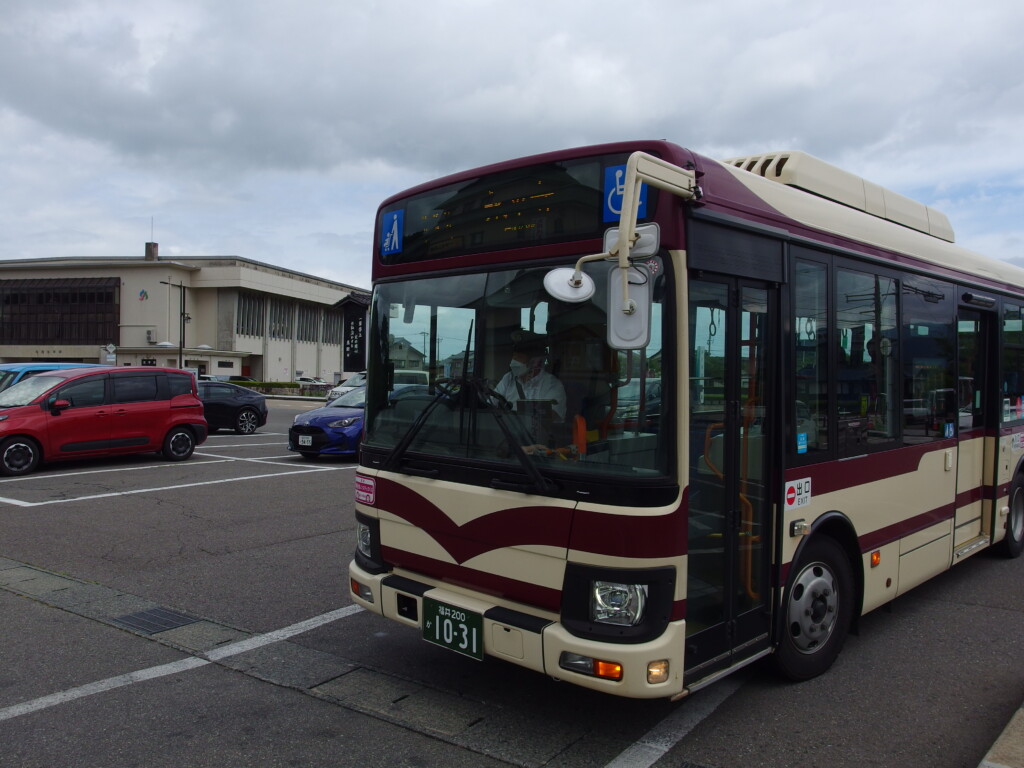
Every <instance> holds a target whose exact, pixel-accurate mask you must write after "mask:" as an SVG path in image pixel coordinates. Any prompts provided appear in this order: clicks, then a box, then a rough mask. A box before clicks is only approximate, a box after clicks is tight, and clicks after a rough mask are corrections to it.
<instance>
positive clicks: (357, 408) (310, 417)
mask: <svg viewBox="0 0 1024 768" xmlns="http://www.w3.org/2000/svg"><path fill="white" fill-rule="evenodd" d="M365 404H366V387H365V386H362V387H358V388H356V389H353V390H350V391H348V392H346V393H345V394H343V395H342V396H341V397H339V398H337V399H335V400H332V401H331V402H330V403H328V404H327V405H326V406H324V407H323V408H315V409H313V410H312V411H306V412H305V413H300V414H299V415H298V416H296V417H295V420H294V421H293V422H292V426H291V428H290V429H289V430H288V450H289V451H296V452H297V453H298V454H299V455H300V456H302V458H304V459H316V458H318V457H320V456H346V457H355V455H356V453H357V452H358V450H359V440H360V438H361V437H362V436H363V409H364V406H365Z"/></svg>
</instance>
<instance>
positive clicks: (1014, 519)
mask: <svg viewBox="0 0 1024 768" xmlns="http://www.w3.org/2000/svg"><path fill="white" fill-rule="evenodd" d="M1001 545H1002V552H1003V554H1004V555H1006V556H1007V557H1020V554H1021V552H1022V551H1024V482H1022V480H1021V476H1020V475H1017V478H1016V479H1015V480H1014V481H1013V485H1012V486H1010V514H1009V516H1008V517H1007V518H1006V538H1004V539H1003V540H1002V542H1001Z"/></svg>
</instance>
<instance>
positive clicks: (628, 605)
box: [590, 581, 647, 627]
mask: <svg viewBox="0 0 1024 768" xmlns="http://www.w3.org/2000/svg"><path fill="white" fill-rule="evenodd" d="M646 605H647V585H646V584H622V583H619V582H615V581H594V582H592V588H591V599H590V618H591V620H592V621H596V622H598V623H600V624H614V625H616V626H620V627H633V626H636V625H637V624H639V623H640V622H641V621H643V619H644V607H645V606H646Z"/></svg>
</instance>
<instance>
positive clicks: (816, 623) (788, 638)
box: [775, 537, 854, 680]
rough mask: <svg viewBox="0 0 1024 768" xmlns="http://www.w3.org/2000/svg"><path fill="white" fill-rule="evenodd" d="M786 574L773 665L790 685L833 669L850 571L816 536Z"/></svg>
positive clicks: (846, 625) (848, 611)
mask: <svg viewBox="0 0 1024 768" xmlns="http://www.w3.org/2000/svg"><path fill="white" fill-rule="evenodd" d="M790 573H791V574H794V575H793V576H792V577H791V578H790V580H789V584H788V586H787V587H786V597H785V600H784V602H783V606H784V607H785V612H786V613H785V624H784V626H783V628H782V632H781V637H780V638H779V644H778V647H777V648H776V649H775V664H776V666H777V667H778V669H779V671H780V672H781V673H782V674H783V675H785V676H786V677H788V678H789V679H790V680H809V679H811V678H812V677H817V676H818V675H820V674H821V673H822V672H824V671H825V670H827V669H828V668H829V667H831V666H832V662H834V661H835V660H836V657H837V656H839V651H841V650H842V648H843V643H844V642H845V641H846V635H847V633H848V631H849V629H850V620H851V618H852V613H853V604H854V588H853V569H852V568H851V567H850V561H849V559H848V558H847V556H846V552H845V551H843V548H842V547H841V546H839V544H838V543H837V542H836V541H835V540H834V539H830V538H827V537H821V538H818V539H815V540H813V541H811V542H808V544H807V546H806V547H805V548H804V551H803V552H802V554H801V555H800V560H799V561H798V562H797V563H796V566H795V567H794V568H793V569H792V570H791V571H790Z"/></svg>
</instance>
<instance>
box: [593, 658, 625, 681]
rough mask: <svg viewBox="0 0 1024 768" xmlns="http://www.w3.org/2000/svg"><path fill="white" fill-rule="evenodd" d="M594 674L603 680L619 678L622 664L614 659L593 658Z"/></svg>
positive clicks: (620, 677)
mask: <svg viewBox="0 0 1024 768" xmlns="http://www.w3.org/2000/svg"><path fill="white" fill-rule="evenodd" d="M594 676H595V677H603V678H604V679H605V680H621V679H622V665H621V664H616V663H615V662H614V661H601V660H600V659H594Z"/></svg>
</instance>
